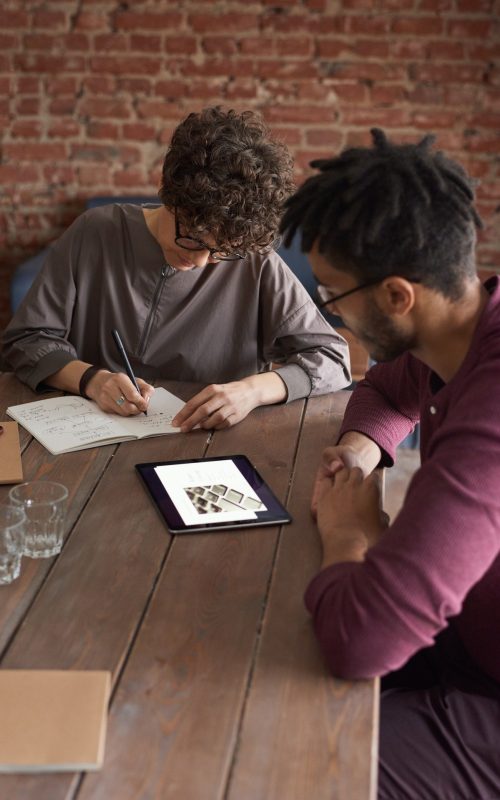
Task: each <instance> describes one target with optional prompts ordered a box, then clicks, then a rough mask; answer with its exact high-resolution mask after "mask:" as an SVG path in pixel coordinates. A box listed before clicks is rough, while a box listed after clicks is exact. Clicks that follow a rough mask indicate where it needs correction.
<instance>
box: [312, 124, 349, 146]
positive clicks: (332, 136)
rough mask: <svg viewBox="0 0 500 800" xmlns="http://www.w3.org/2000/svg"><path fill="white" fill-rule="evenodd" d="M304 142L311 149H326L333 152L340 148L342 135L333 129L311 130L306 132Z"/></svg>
mask: <svg viewBox="0 0 500 800" xmlns="http://www.w3.org/2000/svg"><path fill="white" fill-rule="evenodd" d="M306 142H307V144H308V145H310V146H311V147H326V148H330V150H331V151H332V152H333V151H334V150H335V151H337V150H339V149H340V147H341V146H342V143H343V134H342V133H341V132H340V131H339V130H337V129H334V128H333V127H332V128H313V129H311V130H308V131H306Z"/></svg>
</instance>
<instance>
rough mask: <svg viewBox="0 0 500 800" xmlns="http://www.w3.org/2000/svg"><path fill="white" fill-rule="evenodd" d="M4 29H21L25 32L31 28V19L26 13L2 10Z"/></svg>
mask: <svg viewBox="0 0 500 800" xmlns="http://www.w3.org/2000/svg"><path fill="white" fill-rule="evenodd" d="M2 28H19V29H20V30H22V31H25V30H26V29H28V28H29V17H28V14H26V13H25V12H24V11H8V10H6V9H5V8H4V9H3V10H2Z"/></svg>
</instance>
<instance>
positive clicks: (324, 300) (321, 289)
mask: <svg viewBox="0 0 500 800" xmlns="http://www.w3.org/2000/svg"><path fill="white" fill-rule="evenodd" d="M391 277H392V276H391V275H385V276H384V277H383V278H379V279H378V280H376V281H366V283H360V284H359V286H355V287H354V288H353V289H349V290H348V291H347V292H341V294H332V293H331V291H330V289H328V287H327V286H323V285H322V284H319V285H318V296H319V299H320V300H321V303H318V308H324V307H325V306H328V305H330V303H336V302H338V300H343V299H344V297H348V295H350V294H354V292H359V291H360V289H368V287H370V286H377V284H379V283H382V281H385V279H386V278H391ZM406 280H407V281H409V283H420V282H421V281H420V279H419V278H406Z"/></svg>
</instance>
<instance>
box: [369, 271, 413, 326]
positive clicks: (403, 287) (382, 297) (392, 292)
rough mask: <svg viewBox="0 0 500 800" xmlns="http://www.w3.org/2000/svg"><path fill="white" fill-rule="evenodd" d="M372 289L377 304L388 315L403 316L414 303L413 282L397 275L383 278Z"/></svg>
mask: <svg viewBox="0 0 500 800" xmlns="http://www.w3.org/2000/svg"><path fill="white" fill-rule="evenodd" d="M374 291H375V297H376V301H377V305H378V306H379V308H380V310H381V311H383V312H384V313H385V314H388V315H389V316H396V317H404V316H405V315H406V314H408V313H409V312H410V311H411V310H412V308H413V307H414V305H415V284H414V283H410V281H407V280H406V278H401V277H400V276H399V275H392V276H390V277H389V278H385V279H384V280H383V281H382V282H381V283H380V284H379V285H378V286H376V287H375V289H374Z"/></svg>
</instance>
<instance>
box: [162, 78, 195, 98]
mask: <svg viewBox="0 0 500 800" xmlns="http://www.w3.org/2000/svg"><path fill="white" fill-rule="evenodd" d="M188 88H189V87H188V86H186V84H185V83H184V81H158V83H157V84H156V85H155V88H154V93H155V95H160V96H161V97H164V98H174V97H185V95H186V92H187V90H188Z"/></svg>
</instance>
